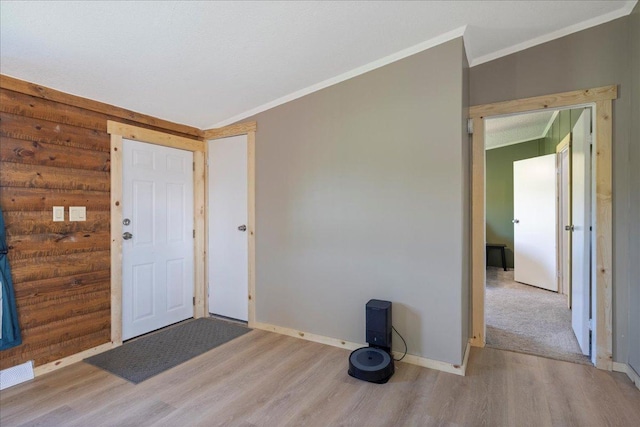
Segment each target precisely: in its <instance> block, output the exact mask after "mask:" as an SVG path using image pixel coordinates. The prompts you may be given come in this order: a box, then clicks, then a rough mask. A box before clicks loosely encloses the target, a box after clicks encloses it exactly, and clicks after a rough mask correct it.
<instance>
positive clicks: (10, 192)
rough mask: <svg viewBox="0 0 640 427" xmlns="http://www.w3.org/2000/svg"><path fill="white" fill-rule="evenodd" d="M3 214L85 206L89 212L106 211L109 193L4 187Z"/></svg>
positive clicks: (0, 195)
mask: <svg viewBox="0 0 640 427" xmlns="http://www.w3.org/2000/svg"><path fill="white" fill-rule="evenodd" d="M0 203H1V204H2V210H3V211H4V212H11V211H23V210H24V211H48V212H52V209H53V207H54V206H86V207H87V212H89V211H94V210H95V211H108V210H109V193H108V192H104V191H82V190H58V189H52V190H48V189H43V188H19V187H4V188H2V191H1V192H0Z"/></svg>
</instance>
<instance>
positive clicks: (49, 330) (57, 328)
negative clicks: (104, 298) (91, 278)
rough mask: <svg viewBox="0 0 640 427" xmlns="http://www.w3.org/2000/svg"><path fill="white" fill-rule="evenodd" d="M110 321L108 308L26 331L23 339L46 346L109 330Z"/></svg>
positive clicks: (26, 341)
mask: <svg viewBox="0 0 640 427" xmlns="http://www.w3.org/2000/svg"><path fill="white" fill-rule="evenodd" d="M110 320H111V319H110V311H109V309H108V308H107V309H104V310H100V311H94V312H90V313H87V314H81V315H78V316H73V317H68V318H66V319H62V320H60V321H57V322H50V323H47V324H42V325H38V326H36V327H32V328H29V329H26V330H25V331H24V332H23V334H22V337H23V339H24V342H25V343H30V342H31V343H39V344H40V345H43V346H45V345H50V344H53V343H58V342H64V341H69V340H72V339H74V338H79V337H81V336H83V335H89V334H92V333H94V332H98V331H101V330H104V329H108V328H109V323H110Z"/></svg>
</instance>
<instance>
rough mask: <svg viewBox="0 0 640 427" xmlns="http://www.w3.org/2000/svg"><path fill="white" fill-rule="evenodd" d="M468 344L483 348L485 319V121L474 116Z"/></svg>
mask: <svg viewBox="0 0 640 427" xmlns="http://www.w3.org/2000/svg"><path fill="white" fill-rule="evenodd" d="M471 144H472V146H471V156H472V158H471V176H472V178H471V180H472V181H471V183H472V185H471V218H472V221H471V304H472V308H471V316H472V323H471V325H472V326H471V329H472V330H471V333H472V336H471V345H473V346H475V347H484V345H485V340H486V335H485V319H484V293H485V280H486V276H485V274H486V273H485V250H486V249H485V239H486V237H485V233H486V230H485V228H486V227H485V200H484V192H485V188H484V186H485V182H484V175H485V170H484V169H485V164H484V163H485V159H484V156H485V151H484V120H483V119H478V118H475V119H473V135H472V138H471Z"/></svg>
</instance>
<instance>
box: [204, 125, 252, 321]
mask: <svg viewBox="0 0 640 427" xmlns="http://www.w3.org/2000/svg"><path fill="white" fill-rule="evenodd" d="M208 148H209V149H208V156H209V159H208V160H209V179H208V180H209V182H208V184H209V187H208V188H209V311H210V312H211V313H213V314H217V315H220V316H225V317H230V318H233V319H238V320H243V321H247V320H248V309H249V258H248V244H249V240H248V238H247V232H246V226H247V212H248V205H247V203H248V200H247V188H248V187H247V136H246V135H240V136H234V137H230V138H222V139H216V140H213V141H209V147H208Z"/></svg>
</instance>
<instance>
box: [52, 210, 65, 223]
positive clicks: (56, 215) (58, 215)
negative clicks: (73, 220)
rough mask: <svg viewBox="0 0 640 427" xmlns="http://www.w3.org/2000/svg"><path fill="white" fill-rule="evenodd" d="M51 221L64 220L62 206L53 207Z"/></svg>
mask: <svg viewBox="0 0 640 427" xmlns="http://www.w3.org/2000/svg"><path fill="white" fill-rule="evenodd" d="M53 222H64V206H54V207H53Z"/></svg>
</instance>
